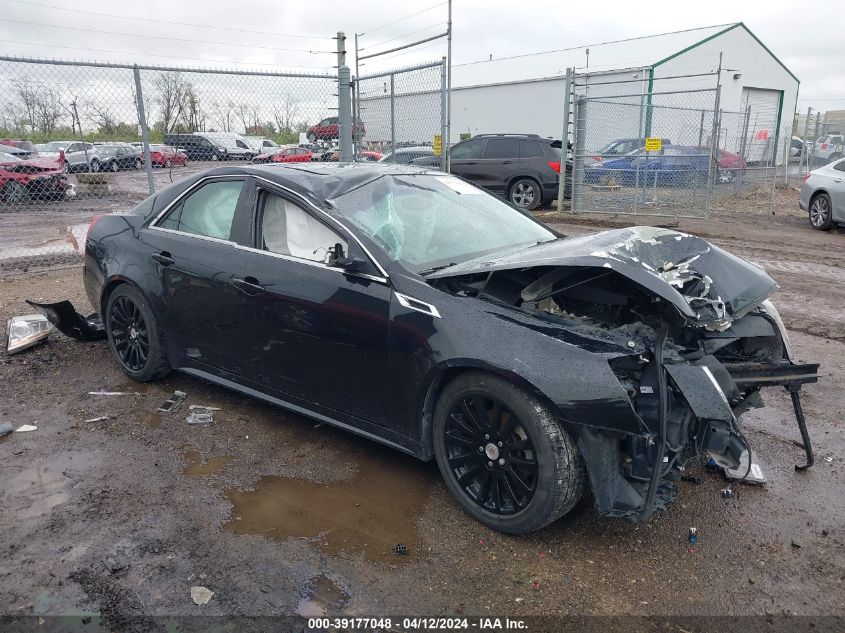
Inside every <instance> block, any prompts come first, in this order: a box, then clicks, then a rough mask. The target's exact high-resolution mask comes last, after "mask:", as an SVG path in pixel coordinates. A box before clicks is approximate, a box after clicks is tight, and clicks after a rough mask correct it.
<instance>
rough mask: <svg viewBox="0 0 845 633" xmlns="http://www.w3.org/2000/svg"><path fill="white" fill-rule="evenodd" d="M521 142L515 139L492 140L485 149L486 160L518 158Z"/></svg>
mask: <svg viewBox="0 0 845 633" xmlns="http://www.w3.org/2000/svg"><path fill="white" fill-rule="evenodd" d="M518 157H519V141H517V140H516V139H514V138H491V139H488V140H487V147H485V148H484V158H518Z"/></svg>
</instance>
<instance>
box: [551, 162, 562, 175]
mask: <svg viewBox="0 0 845 633" xmlns="http://www.w3.org/2000/svg"><path fill="white" fill-rule="evenodd" d="M549 167H551V168H552V169H554V170H555V171H556V172H557V173H560V163H549Z"/></svg>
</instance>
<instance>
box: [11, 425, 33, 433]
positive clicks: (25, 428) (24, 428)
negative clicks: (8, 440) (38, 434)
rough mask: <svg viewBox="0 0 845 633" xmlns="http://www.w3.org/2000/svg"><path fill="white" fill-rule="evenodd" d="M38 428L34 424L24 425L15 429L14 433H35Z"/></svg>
mask: <svg viewBox="0 0 845 633" xmlns="http://www.w3.org/2000/svg"><path fill="white" fill-rule="evenodd" d="M37 430H38V427H37V426H35V425H34V424H24V425H22V426H19V427H18V428H16V429H15V433H27V432H28V431H37Z"/></svg>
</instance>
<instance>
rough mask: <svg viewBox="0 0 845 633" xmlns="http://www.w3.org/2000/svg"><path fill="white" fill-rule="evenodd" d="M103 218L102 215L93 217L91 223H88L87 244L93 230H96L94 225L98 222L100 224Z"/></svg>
mask: <svg viewBox="0 0 845 633" xmlns="http://www.w3.org/2000/svg"><path fill="white" fill-rule="evenodd" d="M102 217H103V216H102V215H92V216H91V221H90V222H89V223H88V230H87V231H86V232H85V241H86V242H87V241H88V236H89V235H90V234H91V229H93V228H94V225H95V224H96V223H97V222H99V221H100V218H102Z"/></svg>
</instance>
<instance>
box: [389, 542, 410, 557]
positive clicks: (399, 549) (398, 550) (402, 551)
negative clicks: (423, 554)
mask: <svg viewBox="0 0 845 633" xmlns="http://www.w3.org/2000/svg"><path fill="white" fill-rule="evenodd" d="M393 551H394V553H395V554H396V555H397V556H405V555H406V554H407V553H408V548H407V546H405V545H402V543H399V544H397V545H396V547H394V548H393Z"/></svg>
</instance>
